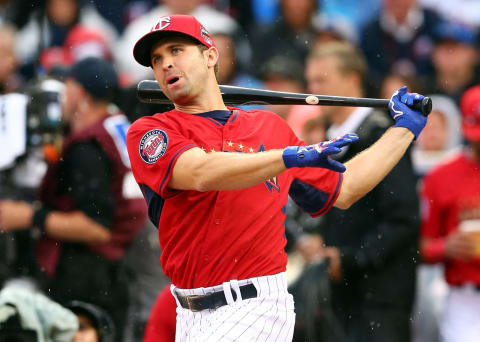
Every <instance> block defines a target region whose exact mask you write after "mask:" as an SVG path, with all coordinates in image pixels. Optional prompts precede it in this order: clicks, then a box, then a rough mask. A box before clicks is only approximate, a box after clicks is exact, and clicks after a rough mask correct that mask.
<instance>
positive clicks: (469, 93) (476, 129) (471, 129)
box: [460, 85, 480, 142]
mask: <svg viewBox="0 0 480 342" xmlns="http://www.w3.org/2000/svg"><path fill="white" fill-rule="evenodd" d="M460 110H461V112H462V130H463V134H464V135H465V137H466V138H467V140H469V141H478V142H480V85H477V86H473V87H471V88H469V89H467V90H466V91H465V92H464V93H463V95H462V98H461V99H460Z"/></svg>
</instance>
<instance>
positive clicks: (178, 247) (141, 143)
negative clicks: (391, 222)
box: [127, 108, 342, 288]
mask: <svg viewBox="0 0 480 342" xmlns="http://www.w3.org/2000/svg"><path fill="white" fill-rule="evenodd" d="M301 144H303V143H302V142H301V141H299V140H298V138H297V137H296V136H295V134H294V133H293V132H292V130H291V129H290V127H289V126H288V125H287V124H286V123H285V121H284V120H283V119H281V118H280V117H278V116H277V115H276V114H274V113H271V112H267V111H260V110H255V111H244V110H241V109H237V108H229V110H228V111H212V112H207V113H202V114H186V113H182V112H179V111H177V110H172V111H170V112H167V113H162V114H156V115H154V116H149V117H142V118H140V119H139V120H137V121H136V122H134V123H133V125H132V126H131V127H130V129H129V131H128V134H127V148H128V153H129V156H130V160H131V164H132V171H133V173H134V176H135V178H136V180H137V182H138V184H139V185H140V187H141V189H142V192H143V194H144V197H145V199H146V201H147V204H148V208H149V215H150V218H151V220H152V221H153V223H154V224H155V225H156V226H157V227H158V232H159V240H160V246H161V248H162V256H161V263H162V267H163V270H164V271H165V274H166V275H167V276H168V277H169V278H170V279H171V281H172V283H173V284H175V285H176V286H178V287H180V288H197V287H206V286H213V285H218V284H221V283H222V282H224V281H228V280H231V279H246V278H251V277H257V276H263V275H270V274H276V273H279V272H282V271H284V270H285V267H286V263H287V257H286V254H285V252H284V246H285V243H286V240H285V237H284V226H283V223H284V220H285V214H284V207H285V205H286V203H287V199H288V193H289V190H291V195H292V197H293V198H294V199H295V200H296V201H298V203H299V204H300V205H301V206H302V207H303V209H304V210H306V211H307V212H309V213H310V214H311V215H313V216H316V215H321V214H323V213H325V212H327V211H328V210H329V209H330V208H331V206H332V205H333V203H334V202H335V200H336V198H337V196H338V193H339V191H340V186H341V182H342V175H341V174H339V173H336V172H333V171H329V170H326V169H320V168H292V169H289V170H287V171H286V172H283V173H281V174H280V175H279V176H278V177H274V178H272V179H270V180H267V181H265V182H262V183H260V184H257V185H255V186H252V187H250V188H246V189H241V190H230V191H206V192H198V191H177V190H174V189H171V188H169V187H168V182H169V179H170V177H171V175H172V170H173V167H174V165H175V162H176V160H177V159H178V157H179V156H180V155H181V154H182V153H183V152H185V151H186V150H188V149H190V148H193V147H198V148H201V149H203V150H205V151H206V152H213V151H226V152H241V153H255V152H261V151H267V150H271V149H283V148H284V147H286V146H288V145H301ZM292 182H293V183H294V184H293V185H292V189H290V185H291V184H292Z"/></svg>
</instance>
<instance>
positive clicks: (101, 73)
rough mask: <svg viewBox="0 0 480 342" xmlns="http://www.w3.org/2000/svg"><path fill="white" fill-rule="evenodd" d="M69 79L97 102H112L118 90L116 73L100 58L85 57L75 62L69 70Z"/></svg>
mask: <svg viewBox="0 0 480 342" xmlns="http://www.w3.org/2000/svg"><path fill="white" fill-rule="evenodd" d="M69 77H70V78H73V79H74V80H75V81H77V82H78V83H79V84H80V85H81V86H82V87H83V88H84V89H85V91H86V92H87V93H88V94H89V95H90V96H92V97H93V98H95V99H97V100H105V101H110V100H112V98H113V96H114V94H115V91H116V90H117V88H118V76H117V72H116V71H115V69H114V68H113V66H112V64H111V63H110V62H109V61H106V60H105V59H102V58H97V57H87V58H84V59H82V60H80V61H78V62H76V63H75V64H74V65H73V66H72V68H71V69H70V72H69Z"/></svg>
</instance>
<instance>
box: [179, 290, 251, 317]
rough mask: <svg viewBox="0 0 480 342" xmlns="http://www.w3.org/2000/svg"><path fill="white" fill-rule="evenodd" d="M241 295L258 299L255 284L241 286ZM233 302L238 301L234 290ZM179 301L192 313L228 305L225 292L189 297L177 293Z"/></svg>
mask: <svg viewBox="0 0 480 342" xmlns="http://www.w3.org/2000/svg"><path fill="white" fill-rule="evenodd" d="M240 293H241V294H242V299H249V298H255V297H257V289H256V288H255V286H254V285H253V284H247V285H243V286H240ZM232 297H233V300H236V299H237V294H236V293H235V291H233V289H232ZM177 298H178V301H179V302H180V305H181V306H182V308H184V309H189V310H191V311H202V310H207V309H213V310H215V309H218V308H219V307H221V306H224V305H227V298H226V297H225V293H224V292H223V291H219V292H213V293H209V294H206V295H189V296H182V295H181V294H179V293H177Z"/></svg>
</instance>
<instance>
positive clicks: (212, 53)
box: [207, 47, 219, 67]
mask: <svg viewBox="0 0 480 342" xmlns="http://www.w3.org/2000/svg"><path fill="white" fill-rule="evenodd" d="M218 57H219V53H218V50H217V48H216V47H211V48H209V49H208V50H207V58H208V60H207V66H208V67H214V66H215V64H217V62H218Z"/></svg>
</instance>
